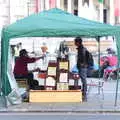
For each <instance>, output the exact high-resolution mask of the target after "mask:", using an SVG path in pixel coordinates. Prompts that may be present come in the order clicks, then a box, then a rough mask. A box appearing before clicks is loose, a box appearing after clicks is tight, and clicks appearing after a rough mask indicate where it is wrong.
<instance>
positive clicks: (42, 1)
mask: <svg viewBox="0 0 120 120" xmlns="http://www.w3.org/2000/svg"><path fill="white" fill-rule="evenodd" d="M44 9H45V7H44V0H40V11H43V10H44Z"/></svg>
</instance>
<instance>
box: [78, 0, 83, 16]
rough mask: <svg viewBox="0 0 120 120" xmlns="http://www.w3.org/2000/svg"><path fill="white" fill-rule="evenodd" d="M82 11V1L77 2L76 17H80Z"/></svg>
mask: <svg viewBox="0 0 120 120" xmlns="http://www.w3.org/2000/svg"><path fill="white" fill-rule="evenodd" d="M81 10H82V0H78V16H79V17H81V14H82V13H81V12H82V11H81Z"/></svg>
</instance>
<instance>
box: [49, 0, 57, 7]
mask: <svg viewBox="0 0 120 120" xmlns="http://www.w3.org/2000/svg"><path fill="white" fill-rule="evenodd" d="M49 5H50V8H55V7H56V0H49Z"/></svg>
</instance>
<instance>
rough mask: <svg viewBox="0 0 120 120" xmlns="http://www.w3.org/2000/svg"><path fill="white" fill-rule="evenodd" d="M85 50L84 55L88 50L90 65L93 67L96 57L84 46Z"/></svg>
mask: <svg viewBox="0 0 120 120" xmlns="http://www.w3.org/2000/svg"><path fill="white" fill-rule="evenodd" d="M83 51H84V55H85V53H86V51H87V52H88V67H93V66H94V59H93V56H92V54H91V53H90V52H89V51H88V50H87V49H86V48H84V50H83Z"/></svg>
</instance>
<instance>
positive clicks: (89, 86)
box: [87, 80, 104, 99]
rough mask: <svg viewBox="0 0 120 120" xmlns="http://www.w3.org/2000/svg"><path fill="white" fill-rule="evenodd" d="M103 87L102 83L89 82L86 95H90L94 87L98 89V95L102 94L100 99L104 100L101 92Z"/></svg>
mask: <svg viewBox="0 0 120 120" xmlns="http://www.w3.org/2000/svg"><path fill="white" fill-rule="evenodd" d="M103 85H104V81H101V80H99V81H93V80H91V81H90V83H88V84H87V87H88V89H87V95H88V94H89V93H90V91H91V89H92V88H94V87H96V88H97V89H98V93H97V94H98V95H100V94H102V99H104V92H103Z"/></svg>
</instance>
